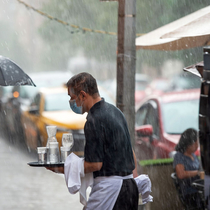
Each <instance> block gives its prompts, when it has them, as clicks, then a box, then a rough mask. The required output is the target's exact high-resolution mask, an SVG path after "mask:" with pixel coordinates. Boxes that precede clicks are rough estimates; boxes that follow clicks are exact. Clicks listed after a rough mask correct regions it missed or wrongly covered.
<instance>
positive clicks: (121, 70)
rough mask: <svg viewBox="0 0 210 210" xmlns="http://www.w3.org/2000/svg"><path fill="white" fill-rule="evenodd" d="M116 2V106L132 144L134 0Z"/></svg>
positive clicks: (133, 121) (134, 58) (134, 52)
mask: <svg viewBox="0 0 210 210" xmlns="http://www.w3.org/2000/svg"><path fill="white" fill-rule="evenodd" d="M118 3H119V6H118V44H117V107H118V108H119V109H120V110H121V111H122V112H123V113H124V115H125V118H126V120H127V123H128V129H129V132H130V136H131V143H132V145H134V132H135V130H134V129H135V98H134V96H135V94H134V93H135V73H136V64H135V61H136V46H135V38H136V0H118Z"/></svg>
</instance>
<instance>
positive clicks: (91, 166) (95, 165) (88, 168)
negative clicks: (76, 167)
mask: <svg viewBox="0 0 210 210" xmlns="http://www.w3.org/2000/svg"><path fill="white" fill-rule="evenodd" d="M102 165H103V163H102V162H87V161H85V162H84V172H85V174H87V173H91V172H94V171H99V170H100V169H101V168H102Z"/></svg>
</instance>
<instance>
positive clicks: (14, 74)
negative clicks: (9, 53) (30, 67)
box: [0, 56, 36, 87]
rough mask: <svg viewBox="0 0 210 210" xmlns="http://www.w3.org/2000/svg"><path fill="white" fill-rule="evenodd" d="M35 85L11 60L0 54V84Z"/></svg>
mask: <svg viewBox="0 0 210 210" xmlns="http://www.w3.org/2000/svg"><path fill="white" fill-rule="evenodd" d="M20 85H31V86H35V87H36V85H35V84H34V82H33V81H32V79H31V78H30V77H29V76H28V75H27V74H26V73H25V72H24V71H23V70H22V69H21V68H20V67H19V66H18V65H17V64H15V63H14V62H13V61H11V60H10V59H8V58H5V57H3V56H0V86H20Z"/></svg>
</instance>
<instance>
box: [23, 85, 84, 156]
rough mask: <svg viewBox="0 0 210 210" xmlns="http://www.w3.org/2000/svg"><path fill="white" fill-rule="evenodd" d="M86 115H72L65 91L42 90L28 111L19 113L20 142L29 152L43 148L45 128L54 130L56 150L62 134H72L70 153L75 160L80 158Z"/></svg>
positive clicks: (45, 134) (62, 89)
mask: <svg viewBox="0 0 210 210" xmlns="http://www.w3.org/2000/svg"><path fill="white" fill-rule="evenodd" d="M86 115H87V114H86V113H85V114H83V115H80V114H75V113H74V112H73V111H72V110H71V108H70V106H69V96H68V94H67V88H66V87H65V86H63V87H56V88H42V89H40V91H39V92H38V93H37V94H36V95H35V97H34V98H33V100H32V102H31V104H30V106H29V109H28V110H27V111H25V112H23V114H22V116H21V123H22V127H23V133H24V138H25V142H26V145H27V147H28V148H29V150H36V148H37V147H38V146H46V144H47V139H48V135H47V130H46V126H48V125H55V126H57V134H56V138H57V140H58V143H59V147H60V146H61V145H62V135H63V133H69V132H70V133H72V134H73V137H74V145H73V147H72V151H73V152H74V153H75V154H77V155H78V156H83V155H84V145H85V137H84V131H83V128H84V124H85V121H86Z"/></svg>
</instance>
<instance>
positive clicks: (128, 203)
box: [113, 179, 139, 210]
mask: <svg viewBox="0 0 210 210" xmlns="http://www.w3.org/2000/svg"><path fill="white" fill-rule="evenodd" d="M138 201H139V192H138V188H137V185H136V181H135V180H134V179H125V180H123V184H122V187H121V190H120V193H119V195H118V197H117V200H116V203H115V205H114V208H113V210H138Z"/></svg>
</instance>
